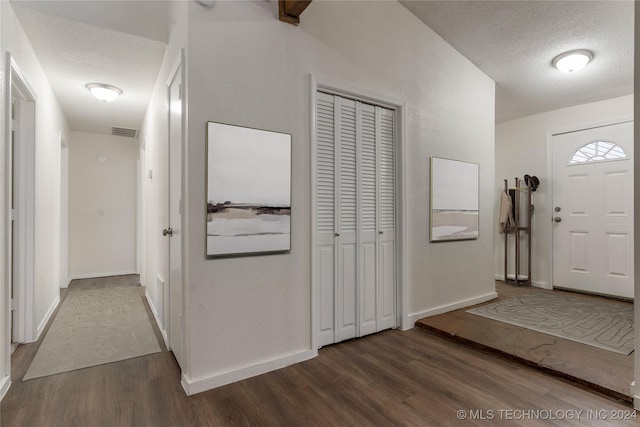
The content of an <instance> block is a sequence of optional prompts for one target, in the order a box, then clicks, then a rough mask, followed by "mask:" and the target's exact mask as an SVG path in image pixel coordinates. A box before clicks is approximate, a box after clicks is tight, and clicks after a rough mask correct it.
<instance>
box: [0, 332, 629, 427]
mask: <svg viewBox="0 0 640 427" xmlns="http://www.w3.org/2000/svg"><path fill="white" fill-rule="evenodd" d="M34 346H37V343H35V344H30V345H25V346H21V347H20V348H19V349H18V351H17V352H16V353H18V352H19V353H20V354H18V355H17V356H16V357H15V359H17V360H16V361H17V362H18V363H16V364H14V376H13V378H14V383H13V385H12V386H11V389H10V390H9V392H8V394H7V395H6V396H5V398H4V399H3V401H2V402H1V403H0V420H1V425H2V427H13V426H29V427H31V426H181V427H183V426H458V425H460V426H494V425H505V426H520V425H527V426H532V425H544V426H552V425H557V426H606V425H615V426H628V425H638V424H639V423H637V422H636V421H632V420H630V421H612V417H613V416H616V415H629V416H631V414H633V411H632V408H631V406H630V405H628V404H625V403H621V402H616V401H613V400H611V399H610V398H606V397H603V396H601V395H599V394H596V393H593V392H590V391H586V390H583V389H581V388H579V387H576V386H575V385H572V384H569V383H567V382H565V381H562V380H559V379H556V378H552V377H549V376H547V375H545V374H543V373H540V372H539V371H537V370H535V369H532V368H530V367H528V366H523V365H521V364H518V363H515V362H512V361H509V360H504V359H502V358H498V357H496V356H494V355H492V354H487V353H483V352H480V351H477V350H474V349H469V348H466V347H464V346H461V345H459V344H457V343H454V342H451V341H448V340H445V339H443V338H441V337H438V336H435V335H432V334H427V333H424V332H423V331H420V330H417V329H413V330H409V331H406V332H401V331H385V332H382V333H379V334H376V335H372V336H368V337H365V338H361V339H358V340H354V341H349V342H344V343H341V344H337V345H333V346H328V347H325V348H322V349H320V351H319V356H318V357H316V358H314V359H312V360H309V361H306V362H303V363H299V364H296V365H293V366H290V367H287V368H284V369H280V370H278V371H275V372H270V373H268V374H264V375H260V376H258V377H254V378H250V379H247V380H244V381H240V382H237V383H234V384H230V385H227V386H224V387H220V388H217V389H214V390H211V391H208V392H205V393H200V394H197V395H194V396H191V397H188V396H186V395H185V394H184V391H183V390H182V388H181V386H180V371H179V368H178V366H177V364H176V362H175V359H174V358H173V355H172V354H171V353H170V352H168V351H166V349H164V351H163V352H162V353H157V354H153V355H149V356H143V357H139V358H135V359H129V360H125V361H121V362H116V363H111V364H106V365H101V366H96V367H92V368H87V369H82V370H78V371H74V372H68V373H63V374H58V375H53V376H50V377H45V378H39V379H34V380H29V381H20V378H21V376H20V373H21V372H23V370H24V369H26V368H22V367H21V366H23V365H28V362H29V360H30V358H31V357H32V355H31V356H30V353H32V352H33V351H34V350H32V349H30V347H34ZM21 359H24V360H21ZM15 378H17V379H15ZM458 411H464V413H463V414H464V416H465V417H466V419H464V420H461V419H460V418H459V415H458ZM470 411H473V412H470ZM521 411H527V412H521ZM532 411H538V412H532ZM570 411H582V412H570ZM595 411H600V412H595ZM536 414H537V415H536ZM536 416H537V417H538V418H540V417H542V418H543V419H542V420H540V419H538V418H536ZM532 417H533V421H532V420H531V418H532ZM561 417H565V418H566V419H559V418H561ZM569 417H570V418H571V419H569ZM481 418H484V419H481ZM489 418H493V419H489Z"/></svg>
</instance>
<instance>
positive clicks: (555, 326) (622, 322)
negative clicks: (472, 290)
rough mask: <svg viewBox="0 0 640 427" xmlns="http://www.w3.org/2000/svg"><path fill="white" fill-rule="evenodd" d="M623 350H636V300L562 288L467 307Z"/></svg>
mask: <svg viewBox="0 0 640 427" xmlns="http://www.w3.org/2000/svg"><path fill="white" fill-rule="evenodd" d="M467 313H472V314H477V315H479V316H484V317H488V318H490V319H493V320H498V321H500V322H505V323H509V324H511V325H516V326H520V327H523V328H527V329H532V330H534V331H538V332H542V333H545V334H549V335H553V336H556V337H560V338H565V339H568V340H572V341H577V342H580V343H583V344H588V345H591V346H594V347H598V348H602V349H605V350H609V351H613V352H616V353H621V354H626V355H628V354H631V352H632V351H633V304H631V303H625V302H619V301H612V300H607V299H600V298H585V297H580V296H573V295H568V294H564V293H559V292H538V293H535V294H527V295H522V296H520V297H517V298H510V299H507V300H504V301H498V302H496V303H493V304H487V305H483V306H480V307H478V308H474V309H471V310H467Z"/></svg>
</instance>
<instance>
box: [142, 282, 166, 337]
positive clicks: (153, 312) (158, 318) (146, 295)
mask: <svg viewBox="0 0 640 427" xmlns="http://www.w3.org/2000/svg"><path fill="white" fill-rule="evenodd" d="M144 296H145V298H146V299H147V303H149V308H150V309H151V313H152V314H153V318H154V319H155V321H156V324H157V325H158V329H160V333H161V334H162V339H163V340H164V345H166V346H167V348H168V347H169V341H168V336H167V331H166V330H165V329H163V327H162V322H160V317H158V310H157V309H156V306H155V305H153V301H151V295H149V292H145V293H144Z"/></svg>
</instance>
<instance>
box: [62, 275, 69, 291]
mask: <svg viewBox="0 0 640 427" xmlns="http://www.w3.org/2000/svg"><path fill="white" fill-rule="evenodd" d="M69 284H71V278H69V277H67V278H66V279H64V281H62V283H60V288H62V289H66V288H68V287H69Z"/></svg>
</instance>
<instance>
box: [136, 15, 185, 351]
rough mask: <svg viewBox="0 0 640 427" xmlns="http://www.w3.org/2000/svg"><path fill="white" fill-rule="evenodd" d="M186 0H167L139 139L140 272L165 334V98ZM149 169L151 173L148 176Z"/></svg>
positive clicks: (182, 29)
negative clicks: (163, 35)
mask: <svg viewBox="0 0 640 427" xmlns="http://www.w3.org/2000/svg"><path fill="white" fill-rule="evenodd" d="M186 14H187V2H171V3H170V4H169V15H170V21H169V23H168V25H170V39H169V43H168V45H167V49H166V51H165V55H164V58H163V60H162V65H161V67H160V71H159V73H158V78H157V80H156V84H155V87H154V90H153V94H152V96H151V98H150V100H149V105H148V107H147V111H146V113H145V117H144V120H143V123H142V125H141V127H140V133H139V141H140V146H141V148H143V149H141V150H140V152H141V153H144V156H145V158H144V161H143V162H142V163H144V165H145V170H144V171H143V173H142V177H141V179H142V190H143V195H142V197H143V201H144V210H145V218H144V221H143V222H144V227H145V231H144V239H145V242H144V246H145V248H146V250H145V254H144V256H145V260H144V263H142V264H143V265H144V268H145V271H144V273H142V272H141V273H142V274H141V278H142V279H144V281H143V282H142V284H143V285H144V286H146V292H147V300H148V301H149V305H150V306H151V310H152V311H153V313H154V315H155V317H156V320H157V322H158V326H159V327H160V330H161V331H163V334H164V335H165V338H166V325H167V323H168V318H165V316H166V315H167V313H168V311H169V307H168V300H167V299H166V298H163V295H164V294H166V293H167V292H168V288H166V287H167V286H168V278H169V264H168V255H169V249H168V239H167V238H166V237H163V236H162V229H164V228H166V227H168V225H169V222H168V221H169V216H168V203H169V201H168V194H169V187H168V184H169V182H168V179H169V177H168V158H167V156H168V150H169V147H168V139H167V132H168V109H169V106H168V102H167V79H168V78H169V75H170V73H171V71H172V69H173V67H174V65H175V64H176V61H177V59H178V58H179V56H180V49H182V48H184V47H186V39H187V35H186V25H187V22H186V21H187V16H186ZM149 172H151V177H149ZM158 277H160V278H161V279H162V280H164V283H165V288H164V289H158V288H157V287H156V284H157V278H158Z"/></svg>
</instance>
